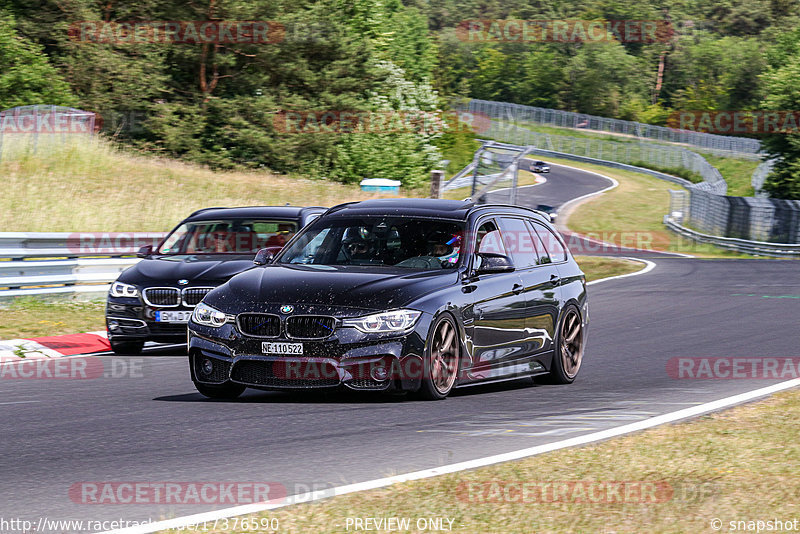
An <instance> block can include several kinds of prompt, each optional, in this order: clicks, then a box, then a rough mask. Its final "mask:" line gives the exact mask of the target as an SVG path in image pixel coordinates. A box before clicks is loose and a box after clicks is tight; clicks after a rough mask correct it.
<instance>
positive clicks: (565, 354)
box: [559, 308, 583, 380]
mask: <svg viewBox="0 0 800 534" xmlns="http://www.w3.org/2000/svg"><path fill="white" fill-rule="evenodd" d="M563 324H564V326H563V328H562V333H561V343H560V347H559V350H560V353H561V354H560V355H561V366H562V368H563V370H564V374H565V375H566V376H567V378H569V379H570V380H574V379H575V377H576V376H577V374H578V371H579V370H580V368H581V362H582V361H583V324H582V323H581V317H580V315H579V314H578V311H577V310H576V309H573V308H570V309H568V310H567V313H566V314H565V316H564V323H563Z"/></svg>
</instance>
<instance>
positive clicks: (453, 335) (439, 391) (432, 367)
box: [421, 315, 459, 400]
mask: <svg viewBox="0 0 800 534" xmlns="http://www.w3.org/2000/svg"><path fill="white" fill-rule="evenodd" d="M458 362H459V343H458V330H456V326H455V323H454V322H453V320H452V319H451V318H450V317H449V316H448V315H442V317H441V318H440V319H439V320H438V321H437V322H436V324H435V326H434V331H433V335H432V336H431V338H430V348H429V350H428V361H427V365H426V373H425V377H424V380H423V381H422V390H421V393H422V396H423V397H425V398H427V399H431V400H438V399H443V398H445V397H446V396H447V395H448V394H449V393H450V390H451V389H453V385H454V384H455V382H456V377H457V376H458Z"/></svg>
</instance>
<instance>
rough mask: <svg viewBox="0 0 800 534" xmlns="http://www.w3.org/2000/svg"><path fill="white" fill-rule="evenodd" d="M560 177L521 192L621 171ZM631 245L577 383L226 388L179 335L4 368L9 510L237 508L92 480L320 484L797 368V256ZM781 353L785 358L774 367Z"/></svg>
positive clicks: (592, 299)
mask: <svg viewBox="0 0 800 534" xmlns="http://www.w3.org/2000/svg"><path fill="white" fill-rule="evenodd" d="M546 178H547V181H546V182H545V183H543V184H539V185H536V186H530V187H528V188H521V189H520V192H519V196H518V199H517V200H518V202H519V203H521V204H524V205H530V206H533V207H535V206H536V205H538V204H548V205H552V206H561V205H563V204H565V203H566V202H568V201H570V200H572V199H576V198H579V197H583V196H585V195H588V194H591V193H596V192H598V191H602V190H604V189H606V188H608V187H610V186H611V185H613V184H612V182H611V181H609V180H608V179H606V178H603V177H601V176H599V175H598V174H596V173H591V172H586V171H581V170H578V169H574V168H571V167H565V166H560V165H555V164H554V165H552V171H551V173H550V174H548V175H546ZM619 255H622V256H633V257H637V256H638V257H645V258H647V259H648V260H649V261H651V262H652V263H653V265H650V268H649V270H648V271H647V272H646V273H644V274H640V275H636V276H627V277H622V278H617V279H611V280H605V281H602V282H601V283H593V284H592V285H591V286H590V288H589V310H590V312H589V313H590V318H589V326H588V345H587V349H586V354H585V359H584V363H583V367H582V369H581V372H580V375H579V377H578V379H577V380H576V381H575V383H573V384H571V385H567V386H550V385H539V384H534V383H533V382H532V381H531V380H530V379H523V380H515V381H509V382H504V383H499V384H493V385H487V386H475V387H467V388H462V389H458V390H455V391H454V392H453V393H452V394H451V396H450V397H449V398H448V399H446V400H445V401H442V402H421V401H413V400H408V399H405V398H403V397H394V396H386V395H380V394H365V393H349V392H337V393H330V394H307V393H306V394H289V393H282V392H261V391H256V390H248V391H247V392H246V393H245V394H244V395H243V396H242V397H241V398H240V399H237V400H235V401H212V400H208V399H205V398H204V397H202V396H201V395H200V394H199V393H197V392H196V391H195V388H194V385H193V384H192V382H191V380H190V378H189V372H188V371H189V370H188V363H187V359H186V356H185V355H184V354H183V350H182V349H175V348H171V349H170V348H164V349H159V350H151V351H149V352H148V353H146V354H143V355H142V356H140V357H130V358H121V357H118V356H111V355H97V356H93V357H92V358H93V359H97V360H98V361H101V362H103V366H104V368H105V369H111V368H112V367H116V369H118V372H116V373H109V372H104V373H98V376H97V377H96V378H92V379H84V380H22V379H20V380H0V387H2V391H3V396H2V399H0V405H2V411H0V425H2V428H3V431H2V437H0V441H1V442H2V447H3V460H2V462H1V463H0V491H1V492H2V495H3V497H4V499H3V500H4V505H3V510H2V514H3V516H5V517H7V518H9V517H15V518H21V519H27V520H31V521H33V522H34V525H36V524H37V522H38V521H39V518H42V517H44V518H47V519H48V520H58V519H62V520H68V519H92V520H118V519H123V520H135V521H146V520H153V521H157V520H161V519H168V518H174V517H180V516H185V515H188V514H197V513H201V512H209V511H212V510H214V509H224V508H229V507H231V504H229V503H224V502H219V503H216V504H210V503H207V502H206V503H203V504H178V505H176V504H165V503H159V502H148V503H144V504H123V503H116V504H115V503H108V502H106V503H104V504H91V503H89V502H87V498H86V493H85V492H86V490H87V488H89V489H91V488H93V487H102V485H103V484H108V483H130V484H136V483H139V482H147V483H156V482H163V483H168V482H180V483H196V484H202V483H204V482H214V483H221V482H230V483H264V484H269V485H270V487H271V488H281V490H280V493H283V494H284V495H295V494H303V493H306V492H308V491H314V490H317V491H322V490H327V489H330V488H334V487H340V486H344V485H347V484H353V483H359V482H364V481H371V480H375V479H381V478H384V477H389V476H392V475H398V474H403V473H410V472H416V471H420V470H427V469H432V468H437V467H441V466H447V465H451V464H456V463H459V462H468V461H472V460H477V459H481V458H485V457H490V456H494V455H499V454H504V453H513V452H514V451H519V450H522V449H530V448H532V447H537V446H543V445H547V444H551V443H555V442H561V441H563V440H567V439H572V438H579V437H581V436H585V435H590V434H594V433H597V432H600V431H604V430H608V429H613V428H617V427H621V426H624V425H630V424H632V423H637V422H643V421H647V420H649V419H651V418H654V417H658V416H663V415H665V414H670V413H673V412H676V411H679V410H684V409H690V408H692V407H697V406H699V405H701V404H703V403H708V402H712V401H717V400H720V399H725V398H727V397H731V396H734V395H738V394H742V393H746V392H749V391H753V390H758V389H761V388H765V387H768V386H771V385H775V384H778V383H782V382H785V381H786V380H787V379H790V378H793V377H792V376H790V375H789V374H787V372H788V371H787V370H786V369H785V368H784V367H783V366H784V364H785V363H786V362H790V363H791V362H792V361H793V362H794V365H795V370H796V371H797V369H796V365H797V362H798V361H800V358H798V357H799V356H800V354H798V350H800V349H798V347H800V334H798V329H797V328H796V321H797V317H798V315H800V313H799V312H800V276H798V268H797V264H796V263H795V262H793V261H786V260H766V259H715V260H708V259H696V258H686V257H678V256H675V255H671V254H658V253H652V252H650V253H638V254H637V252H636V251H621V252H619ZM114 362H117V363H114ZM765 364H768V365H770V366H771V365H773V364H776V365H778V366H779V367H778V368H777V369H774V368H773V367H770V368H769V371H770V372H767V373H766V376H767V377H766V378H764V373H763V372H761V371H764V365H765ZM754 369H759V370H760V371H759V373H755V372H753V370H754ZM771 371H777V374H776V373H773V372H771ZM726 372H727V373H728V374H727V375H725V373H726ZM756 374H758V375H759V376H758V377H754V375H756ZM93 484H94V486H93Z"/></svg>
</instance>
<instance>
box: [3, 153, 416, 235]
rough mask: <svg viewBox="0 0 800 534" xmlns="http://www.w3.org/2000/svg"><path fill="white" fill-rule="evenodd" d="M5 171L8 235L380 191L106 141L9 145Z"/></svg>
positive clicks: (141, 224)
mask: <svg viewBox="0 0 800 534" xmlns="http://www.w3.org/2000/svg"><path fill="white" fill-rule="evenodd" d="M0 175H2V176H3V180H4V184H5V186H4V193H3V195H0V228H1V229H2V230H3V231H6V232H16V231H20V232H21V231H25V232H76V231H81V232H91V231H101V232H120V231H123V232H134V231H137V232H138V231H156V232H163V231H165V230H167V229H169V228H172V227H173V226H175V224H177V223H178V222H179V221H180V220H181V219H183V218H184V217H186V216H187V215H189V214H190V213H191V212H193V211H194V210H197V209H199V208H205V207H209V206H253V205H283V204H285V203H287V202H290V203H292V204H295V205H312V206H319V205H322V206H332V205H334V204H338V203H341V202H347V201H353V200H363V199H367V198H375V197H376V196H377V195H375V194H372V193H366V192H363V191H361V189H360V188H359V187H358V186H357V185H344V184H340V183H337V182H332V181H328V180H309V179H305V178H297V177H289V176H283V175H277V174H273V173H270V172H266V171H264V172H215V171H212V170H210V169H207V168H204V167H200V166H197V165H190V164H186V163H182V162H179V161H176V160H170V159H166V158H155V157H151V156H148V157H145V156H137V155H133V154H131V153H128V152H123V151H121V150H118V149H116V148H114V147H113V146H112V145H111V144H110V143H108V142H105V141H103V140H102V139H93V140H81V141H74V142H65V143H63V144H59V143H54V144H52V145H50V146H44V145H40V146H39V147H38V149H37V152H36V153H33V152H32V151H31V150H30V149H25V150H23V149H20V150H16V151H11V149H10V148H8V147H6V150H5V153H4V155H3V159H2V162H0ZM420 191H421V190H420ZM424 193H425V194H427V190H425V191H424ZM402 194H403V195H405V196H419V194H420V192H419V191H402Z"/></svg>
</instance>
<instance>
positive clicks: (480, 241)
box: [473, 221, 507, 269]
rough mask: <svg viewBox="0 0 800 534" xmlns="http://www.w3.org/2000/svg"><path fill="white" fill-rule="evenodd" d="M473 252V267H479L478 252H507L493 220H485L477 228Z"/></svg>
mask: <svg viewBox="0 0 800 534" xmlns="http://www.w3.org/2000/svg"><path fill="white" fill-rule="evenodd" d="M475 252H476V254H475V262H474V264H473V268H474V269H480V268H481V259H480V256H478V254H503V255H505V254H507V252H506V249H505V247H504V246H503V236H502V235H501V234H500V230H499V229H498V228H497V225H496V224H495V223H494V221H486V222H484V223H483V224H481V225H480V227H479V228H478V233H477V236H476V240H475Z"/></svg>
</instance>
